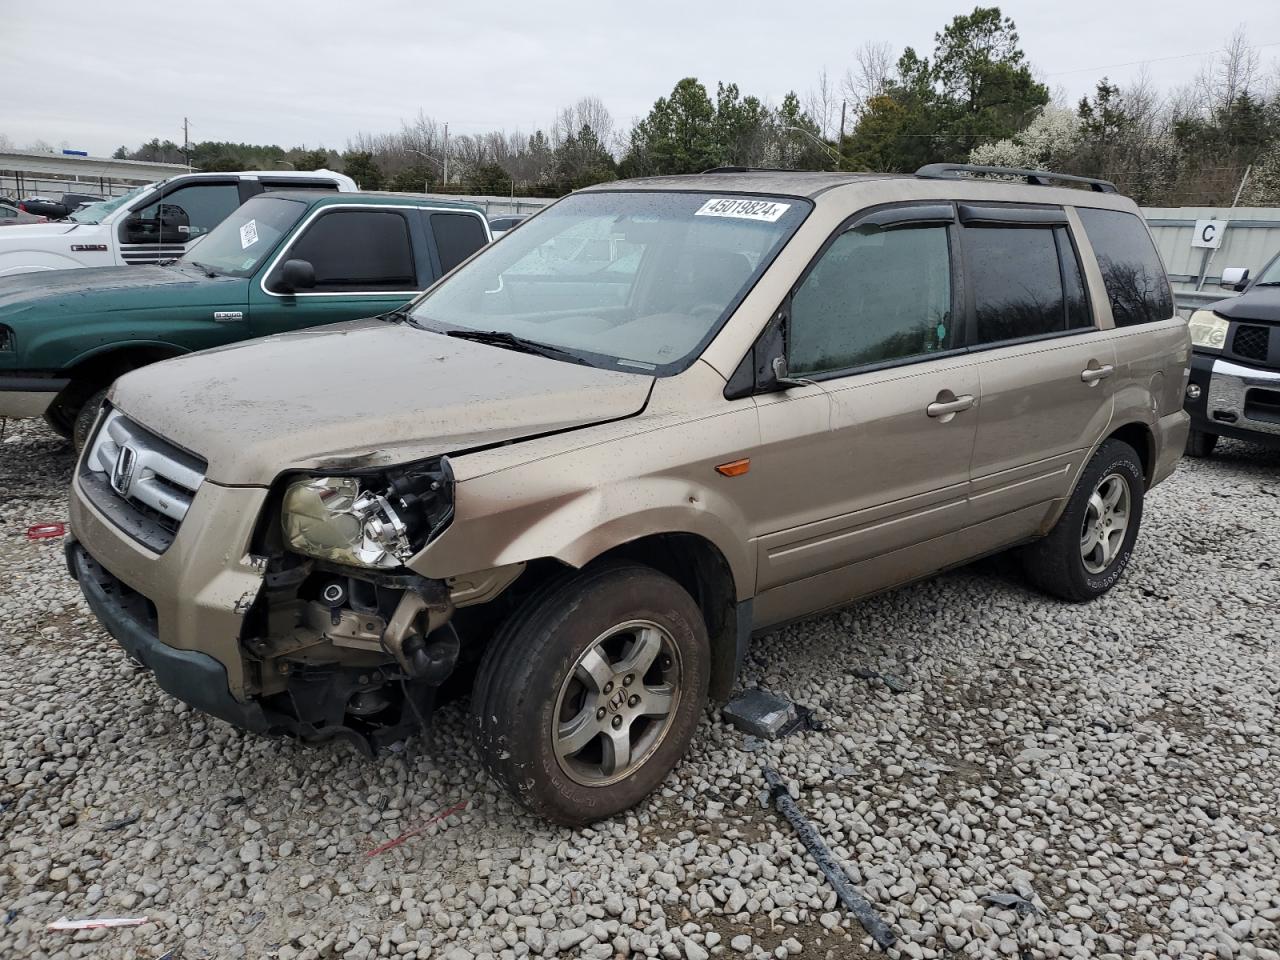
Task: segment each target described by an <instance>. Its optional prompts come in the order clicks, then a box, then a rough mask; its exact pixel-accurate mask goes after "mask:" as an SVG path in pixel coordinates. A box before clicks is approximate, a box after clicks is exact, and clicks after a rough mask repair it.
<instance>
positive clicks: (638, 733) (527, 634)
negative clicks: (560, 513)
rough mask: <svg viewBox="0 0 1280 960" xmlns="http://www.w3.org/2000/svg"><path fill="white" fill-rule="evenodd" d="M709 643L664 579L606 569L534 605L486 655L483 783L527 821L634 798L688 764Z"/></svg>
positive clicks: (476, 697)
mask: <svg viewBox="0 0 1280 960" xmlns="http://www.w3.org/2000/svg"><path fill="white" fill-rule="evenodd" d="M709 664H710V642H709V641H708V639H707V630H706V625H705V623H704V621H703V619H702V614H701V612H700V611H699V610H698V606H697V604H695V603H694V601H693V598H692V597H690V596H689V594H688V593H687V592H685V590H684V589H683V588H682V587H681V586H680V585H679V584H677V583H676V582H675V581H674V580H672V579H671V578H670V577H667V576H665V575H664V574H661V573H659V572H657V571H656V570H653V569H650V568H648V567H643V566H639V565H635V564H607V565H601V566H600V567H597V568H595V569H590V568H589V569H587V570H584V571H583V572H581V573H579V574H575V575H572V576H569V577H567V578H564V579H562V580H559V581H556V582H554V583H552V584H550V585H548V587H547V588H544V590H543V591H541V592H540V593H538V594H535V595H534V596H533V597H531V598H530V599H529V600H528V601H526V603H525V604H524V605H522V607H521V608H520V609H519V610H517V611H516V613H515V614H514V615H513V616H512V617H511V618H510V619H509V620H508V621H507V623H506V624H505V625H504V626H503V628H502V629H501V630H500V631H499V633H498V635H497V636H496V637H495V638H494V640H493V642H492V643H491V644H490V646H489V649H488V650H486V651H485V657H484V660H483V662H482V664H481V666H480V671H479V673H478V675H477V677H476V683H475V688H474V690H473V692H472V698H471V712H472V730H473V733H474V736H475V743H476V747H477V750H478V751H479V753H480V758H481V760H482V762H483V763H484V765H485V768H486V769H487V770H488V771H489V773H490V775H491V776H493V777H494V779H496V780H497V781H498V782H499V783H501V784H502V785H503V786H504V787H505V788H506V789H507V791H508V792H509V793H511V795H512V796H513V797H514V798H515V799H516V800H518V801H519V802H520V803H521V804H523V805H524V806H526V807H528V808H529V809H530V810H532V811H533V812H534V813H537V814H539V815H541V816H544V817H546V818H548V819H550V820H553V821H555V822H557V823H562V824H566V825H568V826H581V825H583V824H588V823H592V822H595V821H597V820H602V819H604V818H606V817H609V816H612V815H613V814H615V813H619V812H621V811H623V810H626V809H628V808H629V807H632V806H634V805H635V804H636V803H639V802H640V801H641V800H642V799H643V798H644V797H645V796H647V795H648V794H649V793H651V792H652V791H653V790H654V789H656V788H657V787H658V785H659V784H661V783H662V780H663V779H664V778H665V777H666V775H667V773H668V772H669V771H670V770H671V768H672V767H674V766H675V765H676V763H677V762H679V760H680V758H681V756H683V755H684V752H685V750H686V748H687V747H688V745H689V741H690V739H691V738H692V736H693V732H694V730H695V728H696V727H697V725H698V720H699V717H700V716H701V713H702V709H703V707H704V705H705V703H706V699H707V684H708V677H709Z"/></svg>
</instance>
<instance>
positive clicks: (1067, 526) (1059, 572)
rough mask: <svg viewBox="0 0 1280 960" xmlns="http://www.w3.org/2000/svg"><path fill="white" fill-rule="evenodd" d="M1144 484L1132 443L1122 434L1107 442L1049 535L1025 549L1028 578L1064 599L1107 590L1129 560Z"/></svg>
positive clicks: (1089, 597)
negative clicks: (1125, 441)
mask: <svg viewBox="0 0 1280 960" xmlns="http://www.w3.org/2000/svg"><path fill="white" fill-rule="evenodd" d="M1145 490H1146V480H1145V479H1144V476H1143V472H1142V463H1141V461H1139V459H1138V454H1137V452H1136V451H1135V450H1134V449H1133V447H1131V446H1129V445H1128V444H1127V443H1124V442H1122V441H1120V440H1108V441H1106V442H1105V443H1103V444H1102V446H1101V447H1099V448H1098V451H1097V452H1096V453H1095V454H1094V455H1093V459H1092V460H1090V461H1089V464H1088V466H1086V467H1085V469H1084V472H1083V473H1082V474H1081V475H1080V479H1079V481H1078V482H1077V483H1076V488H1075V490H1074V492H1073V493H1072V494H1071V499H1070V500H1068V501H1067V508H1066V509H1065V510H1064V511H1063V512H1062V516H1061V517H1059V518H1058V522H1057V523H1056V524H1055V525H1054V527H1053V529H1052V530H1051V531H1050V532H1049V535H1048V536H1047V537H1045V538H1044V539H1043V540H1038V541H1037V542H1035V543H1033V544H1031V545H1030V546H1029V547H1026V548H1025V549H1024V552H1023V562H1024V565H1025V568H1026V572H1027V578H1028V579H1029V580H1030V581H1031V582H1032V583H1033V584H1035V586H1037V587H1039V588H1040V589H1041V590H1043V591H1044V592H1045V593H1049V594H1052V595H1053V596H1055V597H1060V598H1061V599H1063V600H1070V601H1073V602H1079V601H1083V600H1092V599H1094V598H1095V597H1100V596H1102V595H1103V594H1104V593H1106V592H1107V591H1108V590H1110V589H1111V588H1112V587H1113V586H1115V584H1116V581H1118V580H1119V579H1120V574H1122V573H1123V572H1124V569H1125V567H1126V566H1128V564H1129V557H1130V556H1131V555H1132V554H1133V544H1134V541H1135V540H1136V539H1137V537H1138V528H1139V527H1140V526H1141V524H1142V499H1143V493H1144V492H1145Z"/></svg>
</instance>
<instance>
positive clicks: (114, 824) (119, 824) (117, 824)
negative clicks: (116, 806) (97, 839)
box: [98, 813, 142, 830]
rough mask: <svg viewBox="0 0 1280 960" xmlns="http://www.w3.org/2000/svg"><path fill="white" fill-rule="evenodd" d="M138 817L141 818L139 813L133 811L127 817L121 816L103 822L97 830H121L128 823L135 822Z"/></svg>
mask: <svg viewBox="0 0 1280 960" xmlns="http://www.w3.org/2000/svg"><path fill="white" fill-rule="evenodd" d="M140 819H142V817H141V815H140V814H137V813H135V814H131V815H130V816H127V817H121V818H120V819H119V820H111V821H109V822H108V823H104V824H103V825H102V826H100V827H99V828H98V829H99V830H123V829H124V828H125V827H127V826H129V825H130V824H134V823H137V822H138V821H139V820H140Z"/></svg>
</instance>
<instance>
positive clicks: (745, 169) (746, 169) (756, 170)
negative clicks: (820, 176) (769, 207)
mask: <svg viewBox="0 0 1280 960" xmlns="http://www.w3.org/2000/svg"><path fill="white" fill-rule="evenodd" d="M702 172H703V173H816V172H817V171H815V170H788V169H787V168H786V167H736V166H725V167H711V168H709V169H707V170H703V171H702Z"/></svg>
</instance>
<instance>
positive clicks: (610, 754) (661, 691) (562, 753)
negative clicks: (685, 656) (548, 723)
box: [555, 620, 680, 786]
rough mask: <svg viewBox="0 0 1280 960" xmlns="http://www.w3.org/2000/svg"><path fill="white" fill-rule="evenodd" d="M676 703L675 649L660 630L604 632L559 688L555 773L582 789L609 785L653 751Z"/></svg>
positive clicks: (635, 625)
mask: <svg viewBox="0 0 1280 960" xmlns="http://www.w3.org/2000/svg"><path fill="white" fill-rule="evenodd" d="M679 698H680V649H679V647H677V646H676V643H675V641H674V640H673V639H672V638H671V635H670V634H669V633H668V632H667V631H666V630H665V629H663V628H662V627H661V626H659V625H658V624H656V623H652V622H650V621H648V620H634V621H630V622H628V623H622V624H619V625H618V626H616V627H613V628H611V629H609V630H606V631H605V632H604V633H603V634H601V635H600V636H599V637H597V638H596V639H595V641H594V642H593V643H592V644H591V646H589V647H588V648H587V649H586V650H584V651H583V652H582V656H580V657H578V662H577V663H575V664H574V665H573V669H572V670H571V671H570V672H569V675H568V676H567V677H565V679H564V683H563V684H561V686H560V696H559V697H558V698H557V701H556V716H557V717H558V718H559V721H558V723H557V726H556V732H555V751H556V758H557V759H558V760H559V761H560V769H561V770H563V771H564V772H565V775H566V776H568V777H571V778H572V779H573V780H575V781H577V782H578V783H581V784H584V785H586V786H606V785H608V784H610V783H616V782H617V781H618V780H621V779H622V778H623V777H625V776H627V774H629V773H631V771H632V770H634V769H636V768H637V767H639V766H640V765H641V764H643V763H644V762H645V761H646V760H648V759H649V757H650V756H651V755H652V754H653V751H654V750H656V749H657V747H658V745H659V744H660V743H661V742H662V738H663V737H664V736H666V734H667V731H668V730H670V729H671V720H672V717H673V715H674V714H673V711H674V710H675V708H676V706H677V705H678V701H679Z"/></svg>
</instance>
